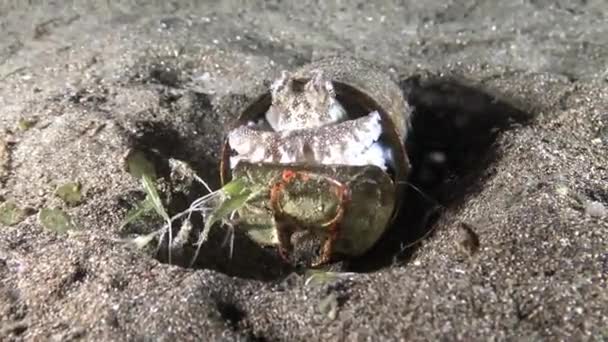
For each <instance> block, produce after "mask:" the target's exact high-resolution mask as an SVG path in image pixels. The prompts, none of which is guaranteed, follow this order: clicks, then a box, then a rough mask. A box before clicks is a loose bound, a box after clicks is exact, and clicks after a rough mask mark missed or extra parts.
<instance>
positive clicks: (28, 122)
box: [17, 118, 38, 132]
mask: <svg viewBox="0 0 608 342" xmlns="http://www.w3.org/2000/svg"><path fill="white" fill-rule="evenodd" d="M36 123H38V119H36V118H29V119H26V118H21V119H19V121H18V122H17V127H19V130H20V131H23V132H25V131H27V130H29V129H30V128H32V127H34V126H35V125H36Z"/></svg>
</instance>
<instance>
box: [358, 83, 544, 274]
mask: <svg viewBox="0 0 608 342" xmlns="http://www.w3.org/2000/svg"><path fill="white" fill-rule="evenodd" d="M400 86H401V88H402V90H403V91H404V93H405V94H406V95H407V100H408V102H409V103H410V104H411V105H412V106H413V107H414V108H415V109H414V115H413V118H412V122H411V124H412V130H411V131H410V134H409V136H408V138H407V141H406V150H407V153H408V156H409V158H410V162H411V164H412V173H411V174H410V177H409V180H408V182H409V183H411V184H412V185H413V186H415V187H416V188H418V189H419V190H420V191H418V190H416V189H413V188H412V187H408V188H407V190H406V193H405V201H404V203H403V206H402V208H401V211H400V214H399V216H398V218H397V220H396V221H395V223H394V224H393V225H392V227H391V228H390V229H389V230H388V231H387V232H386V233H385V235H384V236H383V238H382V239H381V240H380V241H379V242H378V243H377V244H376V245H375V247H374V248H373V249H372V250H370V252H369V253H367V254H366V255H364V256H362V257H361V258H359V259H357V260H353V261H351V262H350V263H349V264H348V265H347V266H346V268H347V269H349V270H350V271H359V272H369V271H374V270H377V269H379V268H381V267H385V266H388V265H390V264H391V263H393V262H395V261H396V260H397V261H399V260H400V261H407V260H409V259H410V257H411V256H412V255H413V252H414V251H415V250H416V248H417V246H418V244H414V245H413V246H411V247H408V248H404V246H408V245H411V244H412V243H413V242H415V241H417V240H419V239H421V238H424V237H427V235H428V234H429V233H432V230H433V228H434V225H435V222H437V220H438V218H439V217H440V215H441V214H440V211H441V210H437V205H438V204H440V205H442V206H444V207H447V208H450V207H455V206H458V205H459V204H461V203H462V201H463V200H464V199H465V197H466V196H467V195H468V194H470V193H474V192H476V191H478V189H479V188H480V187H481V186H483V179H482V177H481V176H482V174H483V173H484V171H485V170H487V169H488V167H489V166H490V165H491V164H492V163H494V162H495V161H496V160H497V158H499V157H500V156H499V155H498V154H497V151H496V146H495V145H494V142H495V140H496V138H497V136H498V134H500V132H502V131H504V130H506V129H509V128H511V127H513V126H514V125H516V124H523V123H525V122H528V121H529V120H530V119H532V118H533V116H532V115H531V114H530V113H527V112H524V111H522V110H519V109H517V108H515V107H514V106H512V105H510V104H509V103H507V102H505V101H502V100H499V99H497V98H496V97H494V96H492V95H490V94H488V93H486V92H483V91H481V90H478V89H475V88H473V87H470V86H466V85H464V84H462V83H459V82H457V81H454V80H441V79H437V80H429V81H426V82H421V81H420V80H419V78H418V77H412V78H409V79H406V80H403V81H402V82H401V83H400ZM420 192H422V193H424V195H423V194H421V193H420Z"/></svg>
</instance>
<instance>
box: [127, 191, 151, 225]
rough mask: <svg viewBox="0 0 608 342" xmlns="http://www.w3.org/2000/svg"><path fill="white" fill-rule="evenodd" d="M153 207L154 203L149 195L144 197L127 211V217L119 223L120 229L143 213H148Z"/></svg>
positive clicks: (140, 216)
mask: <svg viewBox="0 0 608 342" xmlns="http://www.w3.org/2000/svg"><path fill="white" fill-rule="evenodd" d="M153 208H154V204H152V201H151V200H150V198H149V197H146V198H144V199H143V200H141V201H140V202H138V203H137V204H136V205H135V207H133V208H132V209H131V210H129V211H128V212H127V217H126V218H125V219H124V221H123V223H122V224H121V225H120V230H122V229H124V228H125V227H126V226H128V225H130V224H131V223H134V222H136V221H137V220H139V219H141V218H142V217H143V216H144V215H146V214H147V213H149V212H150V211H151V210H152V209H153Z"/></svg>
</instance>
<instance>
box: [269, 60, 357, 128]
mask: <svg viewBox="0 0 608 342" xmlns="http://www.w3.org/2000/svg"><path fill="white" fill-rule="evenodd" d="M270 94H271V96H272V104H271V106H270V108H269V109H268V111H267V112H266V120H267V121H268V123H269V124H270V126H271V127H272V129H274V130H275V131H277V132H278V131H291V130H299V129H308V128H317V127H321V126H325V125H330V124H335V123H338V122H341V121H344V120H346V119H347V117H348V116H347V113H346V110H345V109H344V108H343V107H342V105H341V104H340V103H339V102H338V101H337V100H336V93H335V91H334V87H333V84H332V82H331V80H329V79H326V78H325V77H324V75H323V72H322V71H321V70H314V71H313V72H312V77H311V78H310V80H309V81H308V82H307V83H306V84H304V86H303V87H302V89H295V87H294V79H293V78H292V76H291V75H290V74H289V73H288V72H287V71H283V72H282V73H281V77H279V79H277V80H276V81H275V82H274V83H273V84H272V85H271V86H270Z"/></svg>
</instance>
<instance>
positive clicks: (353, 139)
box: [229, 112, 386, 167]
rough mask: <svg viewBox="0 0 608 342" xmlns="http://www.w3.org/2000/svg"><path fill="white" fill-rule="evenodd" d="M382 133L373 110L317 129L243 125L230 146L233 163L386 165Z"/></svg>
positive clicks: (235, 133) (231, 140)
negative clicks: (232, 153) (242, 160)
mask: <svg viewBox="0 0 608 342" xmlns="http://www.w3.org/2000/svg"><path fill="white" fill-rule="evenodd" d="M381 132H382V124H381V122H380V114H378V112H372V113H370V114H369V115H366V116H364V117H361V118H359V119H356V120H347V121H344V122H341V123H338V124H334V125H325V126H321V127H318V128H308V129H300V130H288V131H280V132H272V131H262V130H257V129H255V128H252V127H249V126H241V127H238V128H236V129H235V130H233V131H232V132H230V135H229V140H230V146H231V147H232V148H234V149H235V150H236V152H237V153H238V155H236V156H235V157H233V159H232V161H231V164H233V165H236V163H237V162H238V160H241V159H246V160H248V161H250V162H253V163H255V162H275V163H295V162H310V163H315V162H317V163H321V164H343V165H369V164H373V165H379V166H381V167H383V166H384V165H385V157H386V156H385V154H384V153H385V152H384V150H383V149H382V148H381V147H380V145H379V144H378V143H376V142H377V140H378V138H379V136H380V133H381Z"/></svg>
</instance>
